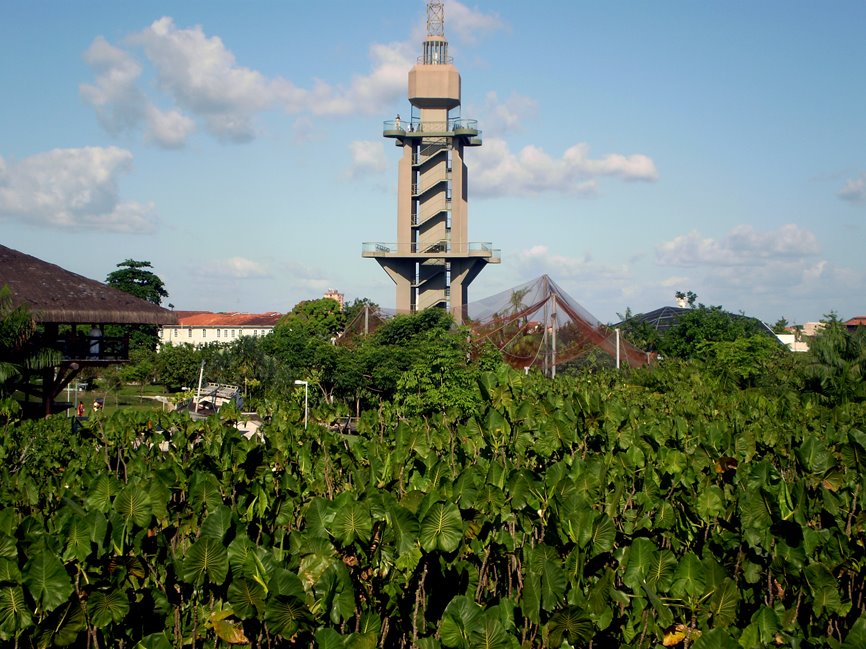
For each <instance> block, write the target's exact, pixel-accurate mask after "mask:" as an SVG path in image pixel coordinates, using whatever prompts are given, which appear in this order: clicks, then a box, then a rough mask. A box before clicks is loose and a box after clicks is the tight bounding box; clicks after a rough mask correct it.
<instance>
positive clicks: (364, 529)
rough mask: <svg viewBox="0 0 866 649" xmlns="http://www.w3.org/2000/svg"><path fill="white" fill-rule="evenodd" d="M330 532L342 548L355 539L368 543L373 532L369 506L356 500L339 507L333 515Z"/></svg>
mask: <svg viewBox="0 0 866 649" xmlns="http://www.w3.org/2000/svg"><path fill="white" fill-rule="evenodd" d="M330 531H331V534H333V535H334V538H336V539H337V540H338V541H340V543H341V544H342V545H344V546H346V545H351V544H352V543H353V542H354V541H355V539H356V538H358V539H360V540H361V541H363V542H364V543H367V542H369V540H370V534H371V533H372V531H373V519H372V518H371V516H370V508H369V506H368V505H367V504H366V503H365V502H360V501H357V500H353V501H351V502H348V503H346V504H343V505H340V506H339V507H338V508H337V511H336V512H335V513H334V519H333V521H332V522H331V526H330Z"/></svg>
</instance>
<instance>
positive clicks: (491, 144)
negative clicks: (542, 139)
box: [472, 138, 658, 196]
mask: <svg viewBox="0 0 866 649" xmlns="http://www.w3.org/2000/svg"><path fill="white" fill-rule="evenodd" d="M602 177H613V178H619V179H621V180H626V181H638V180H640V181H654V180H656V179H657V178H658V172H657V171H656V167H655V163H654V162H653V161H652V159H651V158H649V157H648V156H645V155H642V154H632V155H622V154H618V153H612V154H608V155H606V156H604V157H602V158H597V159H592V158H590V157H589V146H588V145H587V144H584V143H581V144H575V145H574V146H571V147H569V148H568V149H567V150H566V151H565V152H564V153H563V154H562V156H561V157H560V158H554V157H552V156H551V155H550V154H548V153H547V152H545V151H544V150H543V149H541V148H539V147H536V146H526V147H524V148H523V149H521V150H520V152H518V153H512V152H511V151H510V149H509V148H508V144H507V143H506V142H505V141H504V140H501V139H497V138H491V139H488V140H487V141H485V143H484V146H483V147H481V149H479V151H478V153H477V154H476V155H475V156H474V161H473V166H472V191H473V194H475V195H482V196H506V195H531V194H538V193H542V192H550V191H554V192H562V193H568V194H578V195H592V194H594V193H595V192H596V191H597V189H598V181H599V179H600V178H602Z"/></svg>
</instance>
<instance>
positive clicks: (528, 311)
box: [465, 275, 650, 375]
mask: <svg viewBox="0 0 866 649" xmlns="http://www.w3.org/2000/svg"><path fill="white" fill-rule="evenodd" d="M465 321H466V324H468V325H469V326H470V328H471V329H472V331H473V333H474V339H475V342H476V343H478V344H481V343H483V342H485V341H489V342H490V343H492V344H493V345H495V346H496V347H497V348H498V349H500V350H501V351H502V353H503V355H504V357H505V359H506V360H507V361H508V363H510V364H511V365H512V366H513V367H516V368H528V367H540V368H541V369H542V371H543V372H544V373H545V374H548V375H555V373H556V367H557V366H558V365H559V366H561V365H563V364H565V363H569V362H571V361H579V360H581V359H584V358H586V357H588V356H589V355H591V354H594V353H598V352H602V353H604V354H605V355H607V356H609V357H610V359H611V360H612V361H614V362H616V361H618V364H619V365H629V366H631V367H637V366H642V365H646V364H647V363H648V362H649V361H650V355H648V354H647V353H646V352H643V351H641V350H640V349H637V348H636V347H634V346H633V345H631V344H629V343H628V342H626V341H625V340H624V339H623V338H622V337H621V336H619V334H618V332H617V331H616V330H615V329H613V328H611V327H608V326H606V325H604V324H602V323H601V322H599V321H598V320H597V319H596V318H595V317H594V316H593V315H592V314H591V313H589V312H588V311H587V310H586V309H584V308H583V307H582V306H580V304H578V303H577V302H575V301H574V300H573V299H572V298H571V296H569V295H568V294H567V293H566V292H565V291H563V290H562V289H561V288H559V286H557V285H556V283H555V282H554V281H553V280H552V279H550V277H548V276H547V275H542V276H541V277H539V278H538V279H536V280H534V281H531V282H527V283H526V284H523V285H521V286H518V287H516V288H512V289H510V290H507V291H503V292H502V293H498V294H496V295H493V296H491V297H488V298H485V299H483V300H479V301H477V302H472V303H470V304H469V305H468V306H467V318H466V320H465Z"/></svg>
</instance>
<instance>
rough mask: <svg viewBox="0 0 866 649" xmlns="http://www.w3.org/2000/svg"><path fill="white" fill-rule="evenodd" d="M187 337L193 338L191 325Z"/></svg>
mask: <svg viewBox="0 0 866 649" xmlns="http://www.w3.org/2000/svg"><path fill="white" fill-rule="evenodd" d="M186 337H187V338H192V327H189V328H188V329H187V330H186Z"/></svg>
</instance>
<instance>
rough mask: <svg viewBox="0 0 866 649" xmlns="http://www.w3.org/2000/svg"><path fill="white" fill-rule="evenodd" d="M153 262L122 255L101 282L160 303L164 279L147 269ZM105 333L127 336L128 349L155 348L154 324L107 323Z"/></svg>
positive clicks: (164, 290) (164, 291)
mask: <svg viewBox="0 0 866 649" xmlns="http://www.w3.org/2000/svg"><path fill="white" fill-rule="evenodd" d="M152 268H153V266H152V265H151V263H150V262H149V261H137V260H135V259H126V260H125V261H122V262H120V263H119V264H117V270H113V271H111V272H110V273H109V274H108V276H107V277H106V278H105V283H106V284H108V286H111V287H112V288H116V289H118V290H120V291H123V292H124V293H129V294H130V295H134V296H135V297H137V298H139V299H141V300H146V301H147V302H152V303H153V304H162V300H163V299H164V298H167V297H168V291H167V290H166V288H165V283H164V282H163V281H162V279H161V278H160V277H159V275H157V274H156V273H154V272H153V270H151V269H152ZM106 334H107V335H109V336H123V335H125V336H129V344H130V347H131V348H132V349H150V350H153V349H156V345H157V343H158V342H159V337H158V335H157V328H156V326H154V325H123V326H117V325H111V326H109V327H108V329H107V331H106Z"/></svg>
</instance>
